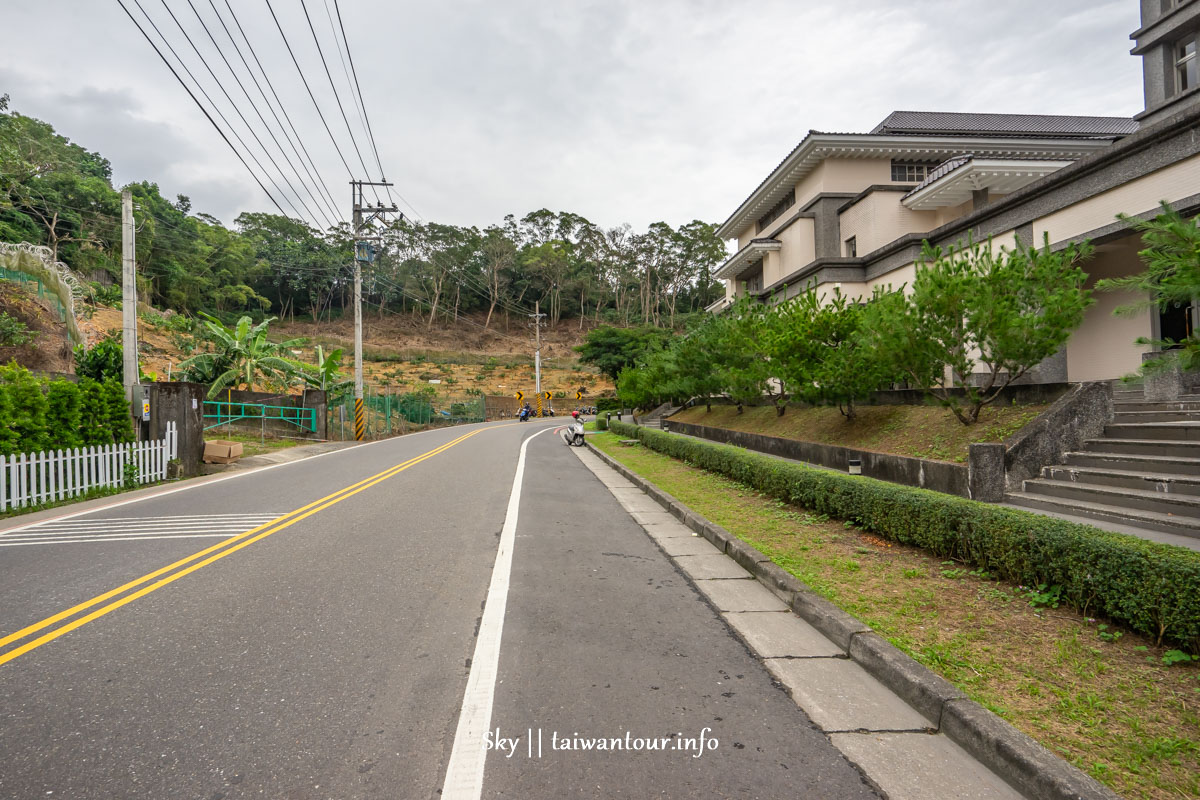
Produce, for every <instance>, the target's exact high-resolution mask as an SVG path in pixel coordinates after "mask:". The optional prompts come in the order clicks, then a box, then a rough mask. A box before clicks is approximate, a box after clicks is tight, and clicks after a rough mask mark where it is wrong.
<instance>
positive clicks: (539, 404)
mask: <svg viewBox="0 0 1200 800" xmlns="http://www.w3.org/2000/svg"><path fill="white" fill-rule="evenodd" d="M537 403H538V407H537V415H538V419H541V418H542V394H541V392H538V396H537Z"/></svg>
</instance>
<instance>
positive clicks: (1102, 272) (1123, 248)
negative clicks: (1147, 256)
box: [1067, 235, 1153, 382]
mask: <svg viewBox="0 0 1200 800" xmlns="http://www.w3.org/2000/svg"><path fill="white" fill-rule="evenodd" d="M1140 247H1141V237H1140V236H1136V235H1134V236H1126V237H1124V238H1123V239H1119V240H1117V241H1115V242H1111V243H1108V244H1104V245H1101V246H1100V247H1098V248H1097V249H1096V255H1095V256H1094V257H1093V258H1092V259H1091V260H1090V261H1088V262H1086V263H1085V264H1084V265H1083V267H1084V269H1085V270H1087V272H1088V281H1087V287H1088V288H1089V289H1090V288H1093V287H1094V286H1095V285H1096V281H1098V280H1100V279H1102V278H1119V277H1124V276H1126V275H1135V274H1137V273H1139V272H1141V271H1142V270H1144V269H1145V266H1144V265H1143V264H1142V261H1141V259H1140V258H1139V257H1138V254H1137V251H1138V250H1139V249H1140ZM1092 296H1093V297H1094V298H1095V300H1096V302H1095V303H1094V304H1093V305H1092V306H1091V307H1090V308H1088V309H1087V311H1086V312H1085V313H1084V318H1083V324H1082V325H1080V326H1079V328H1078V329H1077V330H1076V331H1075V332H1074V333H1073V334H1071V338H1070V339H1068V340H1067V380H1069V381H1072V382H1080V381H1104V380H1112V379H1114V378H1119V377H1121V376H1122V375H1128V374H1130V373H1132V372H1135V371H1137V370H1138V369H1139V368H1140V367H1141V365H1142V353H1144V352H1145V351H1147V350H1150V349H1151V347H1150V346H1149V345H1141V344H1134V340H1135V339H1137V338H1138V337H1139V336H1146V337H1149V336H1152V335H1153V330H1152V328H1151V324H1152V314H1153V311H1152V310H1151V309H1149V308H1146V309H1142V310H1141V311H1138V312H1137V313H1135V314H1133V315H1120V316H1117V315H1116V314H1114V313H1113V312H1114V311H1115V310H1116V309H1117V308H1118V307H1119V306H1125V305H1129V304H1130V303H1136V302H1138V301H1139V300H1143V299H1144V296H1142V295H1140V294H1137V293H1134V292H1128V291H1120V292H1096V293H1095V294H1093V295H1092Z"/></svg>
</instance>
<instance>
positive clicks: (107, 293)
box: [87, 281, 121, 308]
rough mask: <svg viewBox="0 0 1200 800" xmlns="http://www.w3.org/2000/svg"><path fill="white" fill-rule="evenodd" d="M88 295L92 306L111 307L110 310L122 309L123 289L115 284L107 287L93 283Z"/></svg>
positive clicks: (89, 286)
mask: <svg viewBox="0 0 1200 800" xmlns="http://www.w3.org/2000/svg"><path fill="white" fill-rule="evenodd" d="M87 295H88V299H89V300H90V301H91V302H92V305H97V306H109V307H110V308H120V307H121V287H120V286H117V285H115V284H110V285H108V286H105V285H104V284H102V283H98V282H96V281H92V282H91V283H89V284H88V290H87Z"/></svg>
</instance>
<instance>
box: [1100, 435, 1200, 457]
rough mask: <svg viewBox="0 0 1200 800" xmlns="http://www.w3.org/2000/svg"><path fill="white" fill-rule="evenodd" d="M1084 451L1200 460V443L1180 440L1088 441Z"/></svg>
mask: <svg viewBox="0 0 1200 800" xmlns="http://www.w3.org/2000/svg"><path fill="white" fill-rule="evenodd" d="M1082 449H1084V450H1089V451H1093V452H1101V453H1142V454H1145V455H1152V456H1177V457H1180V458H1200V442H1185V441H1180V440H1179V439H1086V440H1084V442H1083V444H1082Z"/></svg>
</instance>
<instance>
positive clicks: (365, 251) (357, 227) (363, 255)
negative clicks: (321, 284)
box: [350, 181, 400, 441]
mask: <svg viewBox="0 0 1200 800" xmlns="http://www.w3.org/2000/svg"><path fill="white" fill-rule="evenodd" d="M391 185H392V184H390V183H386V182H379V183H372V182H371V181H350V193H351V197H350V200H351V204H352V207H353V213H354V219H353V228H352V231H353V233H354V438H355V439H356V440H359V441H362V438H363V435H364V434H365V433H366V427H367V426H366V414H365V411H364V409H363V371H362V263H363V262H364V261H366V262H368V263H369V262H371V261H374V260H375V253H374V251H373V250H372V249H371V244H370V243H371V242H372V241H375V240H377V239H378V238H379V237H377V236H368V237H363V236H362V232H363V230H364V228H365V227H366V226H368V225H370V224H371V223H372V222H374V221H375V220H377V219H383V215H384V214H396V213H398V212H399V211H400V209H398V208H396V206H394V205H391V206H387V207H385V206H384V205H383V203H376V204H375V205H373V206H372V205H367V204H365V203H363V187H364V186H391ZM364 213H365V214H366V215H367V216H366V217H365V218H364V216H363V215H364Z"/></svg>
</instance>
